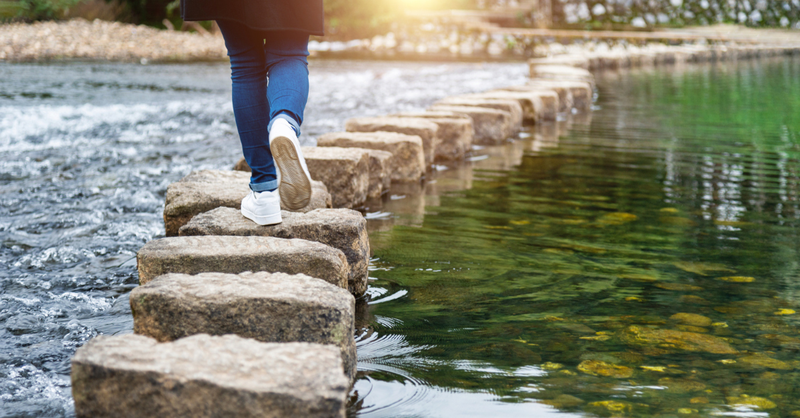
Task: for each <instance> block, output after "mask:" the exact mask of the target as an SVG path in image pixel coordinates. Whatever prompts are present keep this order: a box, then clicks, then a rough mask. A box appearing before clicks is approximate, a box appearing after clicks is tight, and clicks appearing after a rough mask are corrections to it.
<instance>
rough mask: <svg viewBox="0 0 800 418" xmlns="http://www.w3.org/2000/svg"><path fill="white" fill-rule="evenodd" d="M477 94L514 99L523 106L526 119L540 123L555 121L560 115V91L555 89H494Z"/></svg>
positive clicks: (526, 120)
mask: <svg viewBox="0 0 800 418" xmlns="http://www.w3.org/2000/svg"><path fill="white" fill-rule="evenodd" d="M476 96H480V97H486V98H496V99H514V100H517V101H518V102H519V104H520V106H522V113H523V116H524V121H525V122H529V123H538V122H540V121H548V122H552V121H555V120H556V118H557V117H558V107H559V104H558V93H556V92H555V91H553V90H547V89H540V90H524V91H519V90H517V91H513V90H503V89H501V90H494V91H487V92H485V93H480V94H478V95H476Z"/></svg>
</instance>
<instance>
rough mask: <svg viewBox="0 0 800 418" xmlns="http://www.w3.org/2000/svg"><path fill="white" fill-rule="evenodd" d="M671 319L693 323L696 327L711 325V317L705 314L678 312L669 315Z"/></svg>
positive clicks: (687, 323) (686, 323) (683, 322)
mask: <svg viewBox="0 0 800 418" xmlns="http://www.w3.org/2000/svg"><path fill="white" fill-rule="evenodd" d="M669 319H671V320H673V321H677V322H680V323H682V324H685V325H692V326H695V327H708V326H711V322H712V321H711V318H708V317H705V316H703V315H698V314H692V313H685V312H681V313H676V314H675V315H672V316H671V317H669Z"/></svg>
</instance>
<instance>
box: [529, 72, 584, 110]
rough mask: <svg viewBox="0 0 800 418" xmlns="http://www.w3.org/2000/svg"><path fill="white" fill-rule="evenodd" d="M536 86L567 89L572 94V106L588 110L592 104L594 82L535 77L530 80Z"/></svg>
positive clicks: (530, 83)
mask: <svg viewBox="0 0 800 418" xmlns="http://www.w3.org/2000/svg"><path fill="white" fill-rule="evenodd" d="M528 85H529V86H532V87H534V88H539V89H541V88H547V89H552V90H558V89H566V90H569V92H570V95H571V96H572V107H575V108H577V109H581V110H587V109H589V108H591V106H592V96H593V92H594V90H593V88H592V84H591V83H588V82H585V81H577V80H574V81H570V80H547V79H534V80H531V81H529V82H528Z"/></svg>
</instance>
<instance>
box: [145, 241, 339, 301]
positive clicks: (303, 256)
mask: <svg viewBox="0 0 800 418" xmlns="http://www.w3.org/2000/svg"><path fill="white" fill-rule="evenodd" d="M136 261H137V264H138V268H139V284H142V285H144V284H147V283H148V282H149V281H151V280H153V279H155V278H156V277H158V276H161V275H163V274H167V273H184V274H197V273H206V272H218V273H233V274H238V273H241V272H244V271H266V272H270V273H278V272H280V273H288V274H298V273H303V274H306V275H308V276H311V277H316V278H318V279H322V280H325V281H326V282H328V283H331V284H333V285H336V286H339V287H341V288H344V289H347V278H348V276H349V275H350V267H349V266H348V265H347V259H346V258H345V256H344V254H343V253H342V252H341V251H339V250H337V249H335V248H332V247H329V246H327V245H325V244H320V243H319V242H312V241H306V240H302V239H282V238H273V237H232V236H202V237H169V238H161V239H157V240H153V241H150V242H148V243H147V244H145V245H144V247H142V248H141V249H140V250H139V252H138V253H137V254H136Z"/></svg>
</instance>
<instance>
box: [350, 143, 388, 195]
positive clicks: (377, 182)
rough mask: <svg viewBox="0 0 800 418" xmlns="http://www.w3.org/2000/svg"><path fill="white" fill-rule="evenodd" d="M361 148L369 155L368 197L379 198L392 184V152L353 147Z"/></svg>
mask: <svg viewBox="0 0 800 418" xmlns="http://www.w3.org/2000/svg"><path fill="white" fill-rule="evenodd" d="M352 149H355V150H361V151H362V152H364V153H366V154H367V155H368V156H369V187H368V188H367V198H368V199H377V198H380V197H381V195H383V194H384V193H386V192H388V191H389V188H390V187H391V185H392V173H391V160H392V153H391V152H388V151H381V150H377V149H368V148H352Z"/></svg>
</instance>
